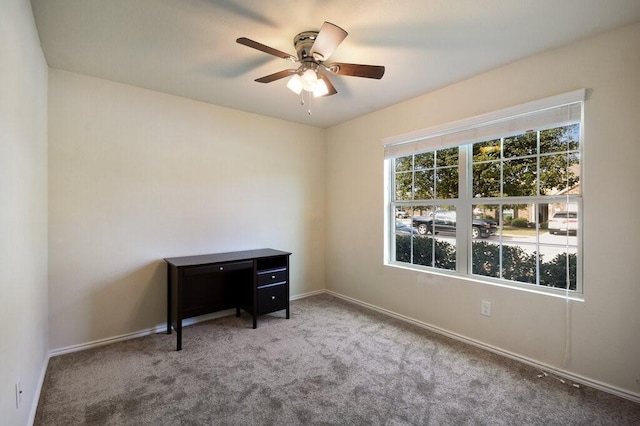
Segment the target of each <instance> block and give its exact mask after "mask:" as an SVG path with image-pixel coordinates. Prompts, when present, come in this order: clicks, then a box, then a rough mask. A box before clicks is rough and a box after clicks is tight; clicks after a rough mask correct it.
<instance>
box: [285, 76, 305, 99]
mask: <svg viewBox="0 0 640 426" xmlns="http://www.w3.org/2000/svg"><path fill="white" fill-rule="evenodd" d="M287 87H288V88H289V90H291V91H292V92H293V93H295V94H296V95H299V94H300V92H302V77H300V74H294V75H293V77H291V78H290V79H289V82H288V83H287Z"/></svg>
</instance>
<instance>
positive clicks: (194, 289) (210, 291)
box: [164, 249, 291, 350]
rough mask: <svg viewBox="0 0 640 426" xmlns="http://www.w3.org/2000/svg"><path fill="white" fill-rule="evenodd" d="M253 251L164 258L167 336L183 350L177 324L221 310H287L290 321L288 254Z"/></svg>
mask: <svg viewBox="0 0 640 426" xmlns="http://www.w3.org/2000/svg"><path fill="white" fill-rule="evenodd" d="M290 255H291V253H288V252H285V251H280V250H273V249H258V250H247V251H238V252H231V253H216V254H204V255H199V256H185V257H171V258H165V259H164V260H165V262H167V334H171V327H173V329H174V330H176V333H177V334H178V345H177V350H181V349H182V320H183V319H186V318H191V317H195V316H198V315H204V314H208V313H212V312H217V311H222V310H225V309H231V308H236V316H240V309H243V310H245V311H247V312H248V313H250V314H251V315H252V317H253V328H257V326H258V315H262V314H267V313H270V312H275V311H280V310H283V309H286V310H287V319H289V256H290Z"/></svg>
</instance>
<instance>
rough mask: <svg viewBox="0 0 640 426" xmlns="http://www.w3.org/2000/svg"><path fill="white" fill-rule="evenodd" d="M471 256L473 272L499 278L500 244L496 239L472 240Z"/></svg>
mask: <svg viewBox="0 0 640 426" xmlns="http://www.w3.org/2000/svg"><path fill="white" fill-rule="evenodd" d="M471 258H472V273H473V274H476V275H483V276H485V277H494V278H500V244H499V243H498V242H497V241H489V240H482V241H479V240H474V241H473V243H472V252H471Z"/></svg>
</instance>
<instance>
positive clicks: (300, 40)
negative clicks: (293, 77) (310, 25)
mask: <svg viewBox="0 0 640 426" xmlns="http://www.w3.org/2000/svg"><path fill="white" fill-rule="evenodd" d="M317 37H318V31H304V32H301V33H300V34H298V35H297V36H295V37H294V38H293V46H294V47H295V48H296V52H297V54H298V60H300V62H308V61H309V59H306V58H311V61H313V57H312V56H311V54H310V52H311V47H312V46H313V43H314V42H315V41H316V38H317ZM305 59H306V60H305Z"/></svg>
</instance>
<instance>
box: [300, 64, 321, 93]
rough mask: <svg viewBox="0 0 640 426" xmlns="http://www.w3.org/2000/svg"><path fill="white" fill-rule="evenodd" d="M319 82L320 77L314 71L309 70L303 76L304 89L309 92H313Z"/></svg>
mask: <svg viewBox="0 0 640 426" xmlns="http://www.w3.org/2000/svg"><path fill="white" fill-rule="evenodd" d="M317 81H318V76H317V75H316V72H315V71H314V70H312V69H308V70H306V71H305V72H304V73H303V74H302V88H303V89H304V90H306V91H307V92H313V89H315V87H316V83H317Z"/></svg>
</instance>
